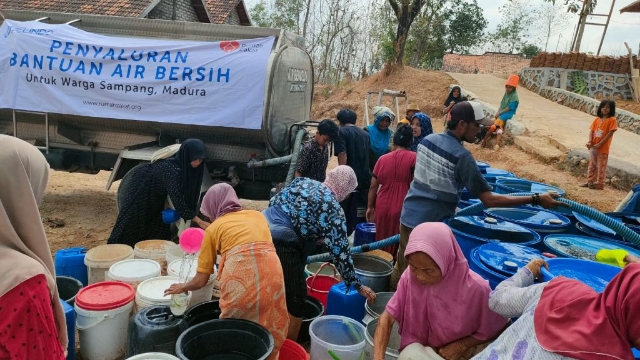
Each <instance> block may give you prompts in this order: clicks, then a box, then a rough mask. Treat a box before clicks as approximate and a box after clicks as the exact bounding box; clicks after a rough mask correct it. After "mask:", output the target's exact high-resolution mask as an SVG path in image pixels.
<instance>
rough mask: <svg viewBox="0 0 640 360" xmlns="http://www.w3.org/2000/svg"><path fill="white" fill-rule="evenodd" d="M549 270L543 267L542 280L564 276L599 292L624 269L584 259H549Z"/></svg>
mask: <svg viewBox="0 0 640 360" xmlns="http://www.w3.org/2000/svg"><path fill="white" fill-rule="evenodd" d="M547 263H548V264H549V270H547V269H545V268H544V267H543V268H542V280H544V281H549V280H551V279H553V278H555V277H556V276H564V277H567V278H569V279H575V280H578V281H580V282H582V283H584V284H586V285H589V286H590V287H591V288H592V289H593V290H595V291H597V292H602V291H604V288H605V287H606V286H607V284H608V283H609V281H611V279H613V278H614V277H615V276H616V275H618V273H619V272H620V271H621V270H622V268H619V267H617V266H611V265H607V264H602V263H599V262H595V261H590V260H582V259H561V258H558V259H549V260H547Z"/></svg>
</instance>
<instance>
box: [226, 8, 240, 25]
mask: <svg viewBox="0 0 640 360" xmlns="http://www.w3.org/2000/svg"><path fill="white" fill-rule="evenodd" d="M225 22H226V23H227V24H229V25H240V15H239V14H238V10H236V9H233V11H231V13H230V14H229V17H228V18H227V20H226V21H225Z"/></svg>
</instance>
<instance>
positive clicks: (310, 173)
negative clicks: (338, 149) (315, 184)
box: [296, 140, 329, 182]
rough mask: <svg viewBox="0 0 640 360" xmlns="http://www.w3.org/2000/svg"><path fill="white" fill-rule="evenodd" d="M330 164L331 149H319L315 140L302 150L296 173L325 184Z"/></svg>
mask: <svg viewBox="0 0 640 360" xmlns="http://www.w3.org/2000/svg"><path fill="white" fill-rule="evenodd" d="M328 164H329V148H328V147H327V146H323V147H318V144H317V143H316V142H315V140H311V141H309V142H307V143H306V144H304V146H303V147H302V149H300V156H299V157H298V163H297V164H296V171H297V172H299V173H300V174H302V176H304V177H306V178H309V179H313V180H316V181H320V182H323V181H324V180H325V179H326V177H327V165H328Z"/></svg>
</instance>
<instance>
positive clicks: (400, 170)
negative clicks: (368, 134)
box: [366, 113, 421, 259]
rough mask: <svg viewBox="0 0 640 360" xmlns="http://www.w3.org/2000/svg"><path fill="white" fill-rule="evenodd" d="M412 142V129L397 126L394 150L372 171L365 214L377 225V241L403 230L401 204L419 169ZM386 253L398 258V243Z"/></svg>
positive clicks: (386, 249) (383, 156) (380, 160)
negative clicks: (415, 170)
mask: <svg viewBox="0 0 640 360" xmlns="http://www.w3.org/2000/svg"><path fill="white" fill-rule="evenodd" d="M420 114H421V113H420ZM413 139H414V138H413V132H412V130H411V128H410V127H409V126H407V125H400V126H398V128H397V129H396V132H395V134H393V147H394V149H393V151H392V152H390V153H388V154H386V155H382V157H380V159H379V160H378V162H377V163H376V167H375V168H374V169H373V177H372V178H371V187H370V188H369V201H368V202H367V203H368V207H367V213H366V215H367V221H368V222H372V223H375V224H376V240H383V239H386V238H388V237H391V236H393V235H396V234H397V233H398V229H399V228H400V212H401V211H402V204H403V202H404V198H405V196H407V192H408V191H409V186H410V185H411V180H413V169H414V168H415V166H416V153H415V152H413V151H410V150H409V148H410V147H411V144H413ZM383 250H385V251H387V252H388V253H389V254H391V255H393V257H394V259H395V257H396V253H397V252H398V244H396V245H391V246H389V247H386V248H384V249H383Z"/></svg>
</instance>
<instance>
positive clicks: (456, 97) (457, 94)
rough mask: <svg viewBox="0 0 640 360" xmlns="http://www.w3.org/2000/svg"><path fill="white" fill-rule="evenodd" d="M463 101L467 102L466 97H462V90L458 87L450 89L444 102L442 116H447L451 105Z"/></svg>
mask: <svg viewBox="0 0 640 360" xmlns="http://www.w3.org/2000/svg"><path fill="white" fill-rule="evenodd" d="M463 101H467V97H466V96H462V90H461V89H460V86H454V87H452V88H451V91H450V92H449V96H447V99H446V100H445V101H444V107H443V108H442V113H443V114H444V115H447V114H449V111H451V108H452V107H453V105H455V104H457V103H459V102H463Z"/></svg>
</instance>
